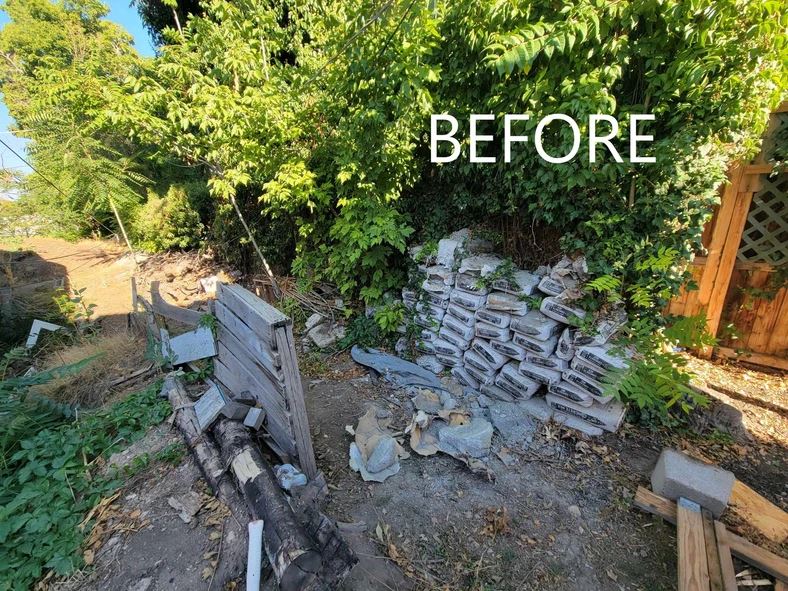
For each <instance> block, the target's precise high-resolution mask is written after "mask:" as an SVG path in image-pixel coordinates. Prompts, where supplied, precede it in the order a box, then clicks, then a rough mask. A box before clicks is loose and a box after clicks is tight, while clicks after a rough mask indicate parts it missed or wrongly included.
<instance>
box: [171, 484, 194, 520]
mask: <svg viewBox="0 0 788 591" xmlns="http://www.w3.org/2000/svg"><path fill="white" fill-rule="evenodd" d="M167 503H168V504H169V505H170V507H172V508H173V509H175V510H176V511H177V512H178V517H180V518H181V520H182V521H183V522H184V523H191V522H192V519H194V516H195V515H197V513H199V512H200V509H201V508H202V505H203V497H202V495H201V494H200V493H198V492H195V491H193V490H190V491H189V492H187V493H185V494H183V495H181V496H179V497H170V498H168V499H167Z"/></svg>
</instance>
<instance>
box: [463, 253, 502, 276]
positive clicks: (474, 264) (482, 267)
mask: <svg viewBox="0 0 788 591" xmlns="http://www.w3.org/2000/svg"><path fill="white" fill-rule="evenodd" d="M502 263H503V259H502V258H500V257H497V256H495V255H487V254H479V255H475V256H471V257H467V258H464V259H463V260H462V262H461V263H460V268H459V272H460V273H467V274H470V275H481V276H482V277H486V276H487V275H490V274H491V273H493V272H495V270H496V269H497V268H498V267H500V266H501V264H502Z"/></svg>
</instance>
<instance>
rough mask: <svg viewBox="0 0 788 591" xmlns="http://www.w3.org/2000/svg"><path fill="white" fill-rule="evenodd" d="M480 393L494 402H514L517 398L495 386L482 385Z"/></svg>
mask: <svg viewBox="0 0 788 591" xmlns="http://www.w3.org/2000/svg"><path fill="white" fill-rule="evenodd" d="M480 391H481V393H482V394H484V395H485V396H487V397H488V398H492V399H493V400H500V401H501V402H514V401H516V400H517V397H516V396H515V395H514V394H511V393H510V392H508V391H507V390H504V389H503V388H501V387H500V386H496V385H494V384H482V386H481V388H480Z"/></svg>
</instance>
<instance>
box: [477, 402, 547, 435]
mask: <svg viewBox="0 0 788 591" xmlns="http://www.w3.org/2000/svg"><path fill="white" fill-rule="evenodd" d="M488 409H489V411H490V421H491V422H492V424H493V427H495V429H496V430H497V431H498V433H500V434H501V437H503V439H504V440H505V441H506V442H507V443H510V444H512V443H530V442H531V440H532V439H533V436H534V433H535V432H536V422H535V421H534V420H533V418H532V417H531V415H530V414H529V413H528V411H526V409H525V407H524V406H523V405H522V404H521V403H519V402H500V401H495V402H491V403H490V404H489V406H488Z"/></svg>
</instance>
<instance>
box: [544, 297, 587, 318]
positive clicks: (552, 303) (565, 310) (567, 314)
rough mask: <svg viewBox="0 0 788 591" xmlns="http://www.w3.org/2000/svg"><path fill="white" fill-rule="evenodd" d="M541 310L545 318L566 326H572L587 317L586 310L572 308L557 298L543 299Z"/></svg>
mask: <svg viewBox="0 0 788 591" xmlns="http://www.w3.org/2000/svg"><path fill="white" fill-rule="evenodd" d="M539 309H540V311H541V312H542V314H544V315H545V316H549V317H550V318H552V319H553V320H558V322H563V323H564V324H572V323H573V321H574V320H575V319H576V318H579V319H580V320H582V319H583V318H585V316H586V312H585V310H583V309H581V308H577V307H575V306H570V305H569V304H566V303H564V302H562V301H561V300H559V299H558V298H555V297H549V298H545V299H543V300H542V306H541V307H540V308H539Z"/></svg>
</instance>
